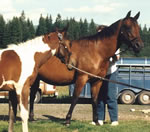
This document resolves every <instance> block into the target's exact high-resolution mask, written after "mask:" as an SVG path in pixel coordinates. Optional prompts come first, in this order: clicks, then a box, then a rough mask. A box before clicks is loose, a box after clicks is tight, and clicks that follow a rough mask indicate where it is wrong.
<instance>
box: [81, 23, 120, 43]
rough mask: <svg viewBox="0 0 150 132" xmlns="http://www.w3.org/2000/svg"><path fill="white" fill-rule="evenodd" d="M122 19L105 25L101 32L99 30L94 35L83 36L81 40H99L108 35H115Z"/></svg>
mask: <svg viewBox="0 0 150 132" xmlns="http://www.w3.org/2000/svg"><path fill="white" fill-rule="evenodd" d="M119 22H120V20H118V21H117V22H115V23H113V24H111V25H110V26H108V27H105V28H104V29H102V31H101V32H98V33H96V34H94V35H92V36H87V37H82V38H80V39H79V40H85V39H86V40H98V39H104V38H107V37H111V36H112V35H114V33H115V32H116V29H117V27H118V25H119Z"/></svg>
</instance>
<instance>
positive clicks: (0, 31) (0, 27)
mask: <svg viewBox="0 0 150 132" xmlns="http://www.w3.org/2000/svg"><path fill="white" fill-rule="evenodd" d="M4 31H5V21H4V18H3V16H2V15H0V47H5V44H4V43H3V37H4Z"/></svg>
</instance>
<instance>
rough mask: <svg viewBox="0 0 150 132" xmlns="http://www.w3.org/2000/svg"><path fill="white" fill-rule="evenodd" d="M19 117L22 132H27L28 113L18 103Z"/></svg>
mask: <svg viewBox="0 0 150 132" xmlns="http://www.w3.org/2000/svg"><path fill="white" fill-rule="evenodd" d="M20 116H21V119H22V130H23V132H28V118H29V114H28V111H27V110H26V109H25V107H24V106H23V104H22V103H20Z"/></svg>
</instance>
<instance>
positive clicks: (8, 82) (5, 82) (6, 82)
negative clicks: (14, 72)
mask: <svg viewBox="0 0 150 132" xmlns="http://www.w3.org/2000/svg"><path fill="white" fill-rule="evenodd" d="M2 79H3V83H2V84H1V85H0V89H1V88H2V87H3V86H5V85H9V84H10V85H15V84H16V83H15V81H13V80H8V81H5V77H4V76H2Z"/></svg>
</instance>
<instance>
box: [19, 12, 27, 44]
mask: <svg viewBox="0 0 150 132" xmlns="http://www.w3.org/2000/svg"><path fill="white" fill-rule="evenodd" d="M19 20H20V23H21V30H22V41H24V42H25V41H26V40H28V36H29V32H28V27H27V22H26V17H25V13H24V11H22V13H21V16H20V18H19Z"/></svg>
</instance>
